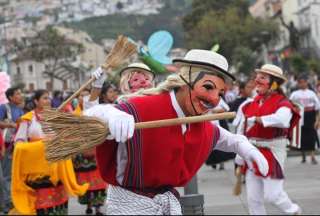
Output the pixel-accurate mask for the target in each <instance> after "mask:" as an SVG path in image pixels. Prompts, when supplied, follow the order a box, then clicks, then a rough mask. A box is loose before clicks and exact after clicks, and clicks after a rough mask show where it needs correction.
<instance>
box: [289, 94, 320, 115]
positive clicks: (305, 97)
mask: <svg viewBox="0 0 320 216" xmlns="http://www.w3.org/2000/svg"><path fill="white" fill-rule="evenodd" d="M290 100H292V101H293V102H296V103H299V104H301V105H302V106H303V107H304V108H306V107H308V108H314V109H315V110H319V109H320V101H319V98H318V96H317V95H316V93H315V92H314V91H311V90H310V89H304V90H303V89H300V90H297V91H294V92H292V94H291V96H290Z"/></svg>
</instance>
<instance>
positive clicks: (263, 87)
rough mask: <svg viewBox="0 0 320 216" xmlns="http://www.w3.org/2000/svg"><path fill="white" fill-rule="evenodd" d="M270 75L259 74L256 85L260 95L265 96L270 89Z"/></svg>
mask: <svg viewBox="0 0 320 216" xmlns="http://www.w3.org/2000/svg"><path fill="white" fill-rule="evenodd" d="M270 78H271V77H270V75H268V74H266V73H257V76H256V79H255V83H256V90H257V93H258V94H259V95H264V94H266V93H267V92H268V90H269V88H270Z"/></svg>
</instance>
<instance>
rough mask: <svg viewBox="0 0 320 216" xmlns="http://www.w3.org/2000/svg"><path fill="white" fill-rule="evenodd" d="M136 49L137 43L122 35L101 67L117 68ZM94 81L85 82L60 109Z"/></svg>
mask: <svg viewBox="0 0 320 216" xmlns="http://www.w3.org/2000/svg"><path fill="white" fill-rule="evenodd" d="M136 51H137V47H136V45H135V44H133V43H132V42H130V41H129V40H128V38H127V37H125V36H123V35H120V36H119V37H118V39H117V41H116V43H115V44H114V45H113V47H112V49H111V51H110V53H109V54H108V56H107V58H106V61H105V63H104V64H103V65H101V67H102V68H103V69H104V70H105V71H107V70H109V69H110V68H116V67H118V66H119V65H120V64H121V63H122V62H123V61H125V60H126V59H127V58H128V57H130V56H131V55H133V54H134V53H135V52H136ZM93 81H95V77H92V78H91V79H89V80H88V81H87V82H86V83H85V84H83V85H82V86H81V87H80V88H79V90H78V91H76V92H75V93H74V94H72V95H71V96H70V97H69V98H68V99H67V100H66V101H64V102H63V103H62V104H61V105H60V106H59V107H58V110H59V111H61V110H62V109H63V108H64V107H65V106H66V105H67V104H68V103H70V102H71V101H72V100H73V99H74V98H75V97H77V96H78V95H79V94H80V93H81V92H82V91H83V90H84V89H85V88H87V87H88V86H89V85H90V84H91V83H92V82H93Z"/></svg>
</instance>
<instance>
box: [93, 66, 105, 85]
mask: <svg viewBox="0 0 320 216" xmlns="http://www.w3.org/2000/svg"><path fill="white" fill-rule="evenodd" d="M91 77H94V78H95V79H96V80H95V81H94V82H93V83H92V86H93V87H95V88H102V86H103V83H104V82H105V81H106V79H107V74H106V72H105V71H104V70H103V69H102V68H101V67H98V68H97V69H96V70H95V71H93V72H92V73H91Z"/></svg>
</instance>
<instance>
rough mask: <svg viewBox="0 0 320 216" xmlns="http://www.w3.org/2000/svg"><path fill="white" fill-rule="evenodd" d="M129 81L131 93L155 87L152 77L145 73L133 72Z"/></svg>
mask: <svg viewBox="0 0 320 216" xmlns="http://www.w3.org/2000/svg"><path fill="white" fill-rule="evenodd" d="M132 73H133V74H132V76H131V78H130V80H129V86H130V91H131V92H132V93H134V92H136V91H138V90H139V89H147V88H151V87H152V86H153V84H152V78H153V77H152V75H151V74H149V73H147V72H143V71H133V72H132Z"/></svg>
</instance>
